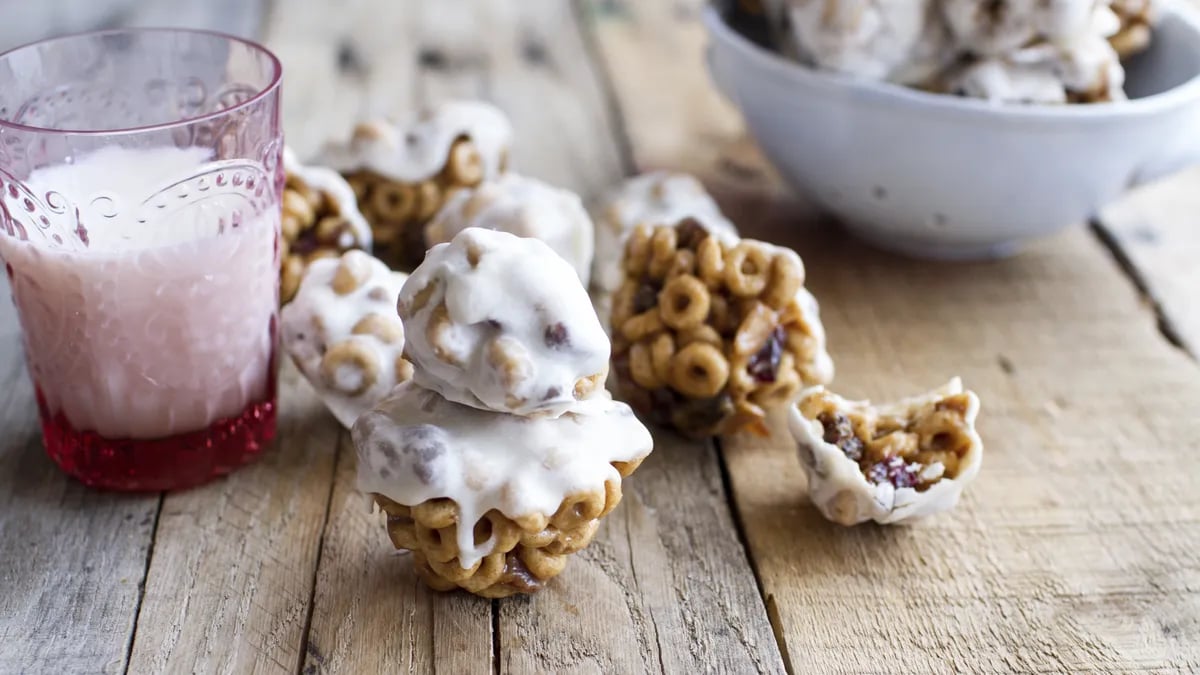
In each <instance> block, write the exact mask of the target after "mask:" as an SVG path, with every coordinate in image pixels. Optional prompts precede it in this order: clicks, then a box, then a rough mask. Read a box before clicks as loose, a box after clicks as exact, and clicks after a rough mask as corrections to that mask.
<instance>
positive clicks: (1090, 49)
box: [949, 35, 1126, 103]
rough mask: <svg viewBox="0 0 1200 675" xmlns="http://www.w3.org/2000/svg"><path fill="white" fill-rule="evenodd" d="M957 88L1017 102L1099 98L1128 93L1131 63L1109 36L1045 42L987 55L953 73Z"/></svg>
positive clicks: (953, 87) (1122, 96) (1111, 98)
mask: <svg viewBox="0 0 1200 675" xmlns="http://www.w3.org/2000/svg"><path fill="white" fill-rule="evenodd" d="M949 82H950V85H949V86H950V89H951V90H952V91H954V92H955V93H958V94H961V95H965V96H972V97H976V98H985V99H989V100H992V101H1003V102H1014V103H1099V102H1103V101H1120V100H1124V99H1125V98H1126V96H1125V90H1124V85H1125V69H1124V68H1123V67H1122V66H1121V60H1120V57H1118V56H1117V52H1116V51H1115V50H1114V49H1113V47H1112V45H1111V44H1109V42H1108V40H1107V39H1105V38H1104V37H1103V36H1099V35H1093V36H1084V37H1080V38H1078V39H1076V40H1073V41H1070V42H1065V43H1051V42H1042V43H1038V44H1036V45H1032V46H1029V47H1026V48H1024V49H1021V50H1018V51H1015V52H1013V53H1011V54H1009V55H1008V56H1007V57H1005V58H1003V59H1001V58H993V59H984V60H981V61H976V62H974V63H971V64H970V65H967V66H965V67H964V68H963V69H962V70H960V71H958V72H957V73H956V74H953V75H951V77H950V80H949Z"/></svg>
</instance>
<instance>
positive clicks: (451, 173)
mask: <svg viewBox="0 0 1200 675" xmlns="http://www.w3.org/2000/svg"><path fill="white" fill-rule="evenodd" d="M512 134H513V132H512V126H511V125H510V124H509V122H508V118H506V117H505V116H504V113H502V112H501V111H500V110H499V109H498V108H496V107H495V106H492V105H490V104H487V103H483V102H480V101H458V102H450V103H445V104H442V105H440V106H438V107H435V108H432V109H428V110H424V111H421V112H420V113H418V114H417V115H416V116H415V118H414V119H412V120H409V121H407V122H404V123H394V122H390V121H384V120H376V121H371V122H365V123H363V124H360V125H358V127H356V128H355V130H354V134H353V137H352V138H351V139H350V141H349V142H348V143H346V144H343V145H331V146H329V147H327V148H326V150H325V152H324V154H323V157H322V159H323V160H324V162H325V163H326V164H328V165H329V166H331V167H333V168H335V169H337V170H338V171H340V172H341V173H342V175H344V176H345V177H346V180H347V181H348V182H349V183H350V186H351V187H352V188H353V189H354V193H355V195H356V196H357V197H358V203H359V208H360V209H362V212H363V214H364V215H366V217H367V220H368V221H369V222H370V223H371V229H372V230H373V233H374V235H375V247H376V252H377V253H378V254H379V255H380V256H381V257H383V258H384V260H385V261H387V262H388V263H389V264H392V265H394V266H397V267H398V268H400V269H405V270H408V269H412V268H413V267H415V266H416V265H418V264H420V262H421V259H422V257H424V255H425V224H426V223H427V222H428V221H429V219H430V218H432V217H433V215H434V214H435V213H437V211H438V209H440V208H441V207H442V205H443V204H445V203H446V200H447V199H448V198H449V196H450V195H451V194H452V193H453V192H454V191H455V190H458V189H460V188H465V187H473V186H475V185H478V184H479V183H480V182H482V181H484V180H487V179H490V178H494V177H496V176H498V175H500V174H501V173H502V172H503V171H504V170H505V166H506V164H507V161H508V153H509V146H510V144H511V142H512Z"/></svg>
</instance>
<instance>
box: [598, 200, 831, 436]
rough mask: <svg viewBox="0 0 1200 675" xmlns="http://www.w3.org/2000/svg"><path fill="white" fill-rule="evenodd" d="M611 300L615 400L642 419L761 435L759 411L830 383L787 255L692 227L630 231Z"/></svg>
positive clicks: (813, 320)
mask: <svg viewBox="0 0 1200 675" xmlns="http://www.w3.org/2000/svg"><path fill="white" fill-rule="evenodd" d="M623 271H624V280H623V282H622V284H621V287H620V289H619V290H618V291H617V293H616V295H615V297H614V299H613V307H612V330H613V340H614V344H613V364H614V368H615V373H616V377H617V383H618V387H619V390H620V392H621V393H622V395H623V396H624V397H625V398H626V400H628V401H629V402H630V403H631V404H632V405H633V407H634V408H635V409H636V410H638V412H640V413H641V414H642V415H644V416H646V417H647V418H648V419H650V420H651V421H653V422H655V423H657V424H662V425H666V426H671V427H674V428H675V429H677V430H679V431H680V432H681V433H683V434H686V435H689V436H694V437H703V436H710V435H716V434H727V433H734V432H738V431H743V430H749V431H753V432H757V433H760V434H766V433H768V429H767V426H766V417H767V413H768V411H769V410H770V409H772V408H782V407H783V406H786V405H787V404H788V403H790V402H791V401H792V400H794V399H795V397H796V395H797V394H798V393H799V391H800V389H801V388H802V387H804V386H806V385H814V384H823V383H826V382H828V381H829V380H830V379H832V377H833V362H832V360H831V359H830V358H829V354H828V353H827V352H826V349H825V330H824V327H823V326H822V325H821V320H820V316H819V312H818V307H817V302H816V300H815V299H814V298H813V296H812V295H811V294H810V293H809V292H808V291H807V290H805V288H804V265H803V263H802V262H801V260H800V257H799V256H798V255H796V254H795V253H794V252H793V251H791V250H788V249H786V248H781V247H778V246H774V245H771V244H768V243H765V242H761V241H754V240H751V239H737V238H736V237H727V236H726V237H722V236H717V235H716V234H714V233H713V232H712V231H710V230H709V229H708V228H705V227H704V226H702V225H701V224H700V223H699V222H697V221H695V220H692V219H688V220H684V221H682V222H681V223H679V224H670V225H658V226H656V227H649V226H645V225H639V226H638V227H636V228H635V229H634V231H633V233H632V235H631V236H630V238H629V240H628V242H627V243H626V250H625V255H624V257H623Z"/></svg>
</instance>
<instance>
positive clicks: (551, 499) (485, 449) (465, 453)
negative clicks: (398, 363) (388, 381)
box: [352, 382, 653, 598]
mask: <svg viewBox="0 0 1200 675" xmlns="http://www.w3.org/2000/svg"><path fill="white" fill-rule="evenodd" d="M352 436H353V439H354V445H355V447H356V448H357V452H358V485H359V489H360V490H362V491H363V492H366V493H368V494H370V495H371V496H372V497H373V498H374V499H375V502H376V504H378V505H379V507H380V508H381V509H382V510H383V512H384V513H385V514H386V515H387V531H388V535H389V537H390V538H391V540H392V543H393V544H394V545H395V546H396V548H398V549H407V550H410V551H412V555H413V563H414V567H415V568H416V571H417V573H418V574H419V575H420V576H421V578H422V579H423V580H424V581H425V582H426V583H427V584H428V585H429V586H430V587H432V588H433V589H435V590H439V591H449V590H454V589H459V588H461V589H463V590H466V591H469V592H471V593H474V594H476V595H481V596H484V597H488V598H502V597H506V596H509V595H512V594H514V593H533V592H536V591H538V590H539V589H541V588H542V587H543V586H544V585H545V583H546V582H547V581H548V580H550V579H551V578H553V577H555V576H557V575H558V574H559V573H560V572H562V570H563V568H564V566H565V565H566V563H567V559H568V556H569V555H570V554H572V553H575V552H576V551H579V550H580V549H582V548H584V547H585V546H587V545H588V544H589V543H590V542H591V540H592V537H593V536H594V535H595V534H596V529H597V527H598V526H599V524H600V519H602V518H603V517H604V516H606V515H608V513H609V512H610V511H612V510H613V508H615V507H616V505H617V503H618V502H620V500H621V481H622V479H623V478H626V477H628V476H629V475H630V474H631V473H633V471H634V470H635V469H636V468H637V467H638V465H639V464H640V463H641V462H642V460H643V459H644V458H645V457H646V455H647V454H649V452H650V450H651V447H652V445H653V440H652V439H651V437H650V433H649V432H648V431H647V430H646V428H645V427H644V426H643V425H642V424H641V423H640V422H639V421H638V420H637V418H636V417H634V415H633V412H632V411H631V410H630V409H629V407H628V406H626V405H625V404H623V403H618V402H616V401H613V400H612V398H611V397H610V396H609V395H608V393H607V392H605V391H603V390H601V391H599V392H597V393H596V394H595V395H594V396H592V397H590V398H588V399H586V400H583V401H578V402H576V403H574V404H573V405H572V406H571V407H570V409H569V410H567V411H566V412H564V413H563V414H562V415H560V416H559V417H554V418H551V417H535V418H529V417H520V416H516V415H511V414H507V413H500V412H493V411H488V410H480V409H478V408H472V407H468V406H463V405H460V404H457V403H453V402H450V401H447V400H446V399H444V398H442V397H441V396H440V395H439V394H437V393H436V392H432V391H429V390H426V389H422V388H421V387H419V386H417V385H416V384H415V383H411V382H410V383H408V384H405V385H402V386H400V387H397V388H396V390H395V391H394V392H393V393H392V395H391V396H389V397H388V398H387V399H385V400H384V401H383V402H382V403H381V404H380V405H379V406H378V407H376V408H375V409H374V410H372V411H370V412H368V413H367V414H365V415H363V416H362V417H361V418H360V419H359V420H358V422H357V423H355V425H354V429H353V433H352Z"/></svg>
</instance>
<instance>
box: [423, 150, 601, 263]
mask: <svg viewBox="0 0 1200 675" xmlns="http://www.w3.org/2000/svg"><path fill="white" fill-rule="evenodd" d="M468 227H481V228H483V229H486V230H499V231H501V232H508V233H509V234H515V235H517V236H518V237H532V238H534V239H541V240H542V241H544V242H546V244H547V245H548V246H550V248H552V249H554V252H555V253H557V254H558V255H560V256H562V258H563V259H564V260H566V261H567V262H568V263H570V264H571V267H574V268H575V273H576V274H578V275H579V280H580V281H581V282H582V283H583V285H584V287H586V286H587V285H588V279H589V277H590V276H591V271H592V247H593V242H592V237H593V235H592V230H593V227H592V219H591V217H590V216H588V213H587V210H586V209H584V208H583V201H582V200H580V199H579V195H577V194H575V193H574V192H571V191H570V190H562V189H559V188H556V187H554V186H552V185H549V184H547V183H543V182H542V181H540V180H537V179H536V178H529V177H527V176H521V175H518V174H515V173H506V174H504V175H502V176H500V177H499V178H496V179H495V180H489V181H484V182H483V183H480V184H479V186H478V187H474V188H467V189H464V190H459V191H458V192H457V193H455V194H454V195H453V196H452V197H450V199H449V201H447V202H446V205H445V206H444V207H442V210H441V211H438V213H437V215H436V216H434V218H433V220H431V221H430V222H429V225H427V226H426V227H425V243H426V245H427V246H429V247H432V246H435V245H437V244H442V243H445V242H448V241H450V240H451V239H453V238H454V236H455V235H457V234H458V233H459V232H462V231H463V230H465V229H467V228H468Z"/></svg>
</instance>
